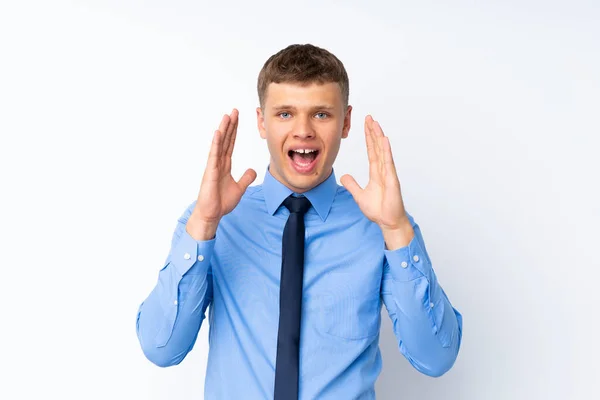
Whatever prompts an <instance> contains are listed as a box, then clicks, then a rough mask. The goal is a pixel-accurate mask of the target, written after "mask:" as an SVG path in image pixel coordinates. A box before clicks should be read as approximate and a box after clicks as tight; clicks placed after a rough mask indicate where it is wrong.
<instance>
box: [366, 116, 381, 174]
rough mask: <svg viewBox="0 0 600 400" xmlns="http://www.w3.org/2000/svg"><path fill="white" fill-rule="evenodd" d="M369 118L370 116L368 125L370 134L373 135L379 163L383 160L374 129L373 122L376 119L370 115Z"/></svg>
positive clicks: (372, 138)
mask: <svg viewBox="0 0 600 400" xmlns="http://www.w3.org/2000/svg"><path fill="white" fill-rule="evenodd" d="M367 118H368V119H367V127H368V128H369V134H370V135H371V140H372V144H373V149H374V150H375V155H376V157H377V158H376V160H377V162H378V163H380V162H381V148H380V147H379V143H378V139H377V134H376V132H375V129H373V124H374V123H375V120H373V117H372V116H370V115H369V116H367Z"/></svg>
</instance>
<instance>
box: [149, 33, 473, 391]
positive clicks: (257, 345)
mask: <svg viewBox="0 0 600 400" xmlns="http://www.w3.org/2000/svg"><path fill="white" fill-rule="evenodd" d="M348 93H349V89H348V76H347V74H346V70H345V68H344V66H343V64H342V63H341V62H340V61H339V59H337V57H335V56H334V55H333V54H331V53H330V52H328V51H327V50H324V49H321V48H318V47H315V46H312V45H308V44H307V45H292V46H289V47H287V48H286V49H283V50H281V51H280V52H278V53H277V54H275V55H273V56H271V57H270V58H269V59H268V60H267V62H266V63H265V65H264V66H263V68H262V70H261V72H260V74H259V78H258V95H259V101H260V107H259V108H257V110H256V113H257V122H258V130H259V131H260V135H261V137H262V138H263V139H266V141H267V145H268V147H269V152H270V155H271V157H270V162H269V164H268V169H267V173H266V174H265V178H264V182H263V183H262V184H261V185H257V186H252V187H249V185H250V184H251V183H252V182H253V181H254V180H255V179H256V172H255V171H253V170H251V169H249V170H247V171H246V172H245V174H244V175H243V176H242V177H241V179H240V180H239V181H237V182H236V181H235V180H234V179H233V177H232V176H231V156H232V152H233V148H234V144H235V139H236V134H237V124H238V111H237V110H235V109H234V110H233V111H232V113H231V114H230V115H226V116H224V117H223V119H222V121H221V124H220V126H219V129H218V130H217V131H216V132H215V133H214V138H213V141H212V145H211V149H210V153H209V158H208V162H207V166H206V170H205V172H204V176H203V178H202V183H201V186H200V191H199V194H198V198H197V200H196V201H194V202H193V203H192V204H191V205H190V206H189V207H188V208H187V209H186V210H185V212H184V213H183V215H182V216H181V218H180V219H179V220H178V223H177V226H176V228H175V232H174V234H173V239H172V243H171V250H170V252H169V255H168V257H167V259H166V262H165V265H164V267H163V268H162V269H161V271H160V273H159V278H158V283H157V285H156V287H155V288H154V290H153V291H152V292H151V293H150V295H149V296H148V298H147V299H146V300H145V301H144V302H143V303H142V304H141V306H140V308H139V312H138V317H137V333H138V338H139V340H140V344H141V346H142V349H143V351H144V354H145V355H146V357H147V358H148V359H149V360H150V361H152V362H153V363H155V364H156V365H159V366H163V367H166V366H171V365H175V364H178V363H180V362H181V361H182V360H183V359H184V357H185V356H186V354H187V353H188V352H189V351H190V350H191V349H192V347H193V346H194V343H195V341H196V338H197V335H198V331H199V329H200V326H201V324H202V321H203V320H204V318H205V311H206V309H207V307H208V306H209V305H210V309H209V324H210V330H209V356H208V366H207V373H206V384H205V398H206V399H208V400H211V399H219V400H221V399H273V398H274V399H275V400H291V399H297V398H299V399H336V400H338V399H344V400H345V399H373V398H375V391H374V384H375V381H376V379H377V377H378V375H379V373H380V370H381V366H382V360H381V354H380V350H379V347H378V341H379V329H380V322H381V321H380V318H381V317H380V316H381V306H382V304H384V305H385V307H386V309H387V311H388V314H389V317H390V318H391V320H392V322H393V327H394V333H395V335H396V337H397V339H398V344H399V350H400V351H401V352H402V354H403V355H404V356H405V357H406V358H407V359H408V361H409V362H410V363H411V364H412V365H413V366H414V367H415V368H416V369H417V370H419V371H421V372H423V373H424V374H427V375H431V376H440V375H442V374H443V373H445V372H446V371H448V370H449V369H450V368H451V366H452V365H453V364H454V361H455V359H456V357H457V354H458V350H459V347H460V342H461V332H462V317H461V314H460V313H459V312H458V311H456V310H455V309H454V308H453V307H452V305H451V304H450V302H449V300H448V298H447V296H446V294H445V293H444V291H443V290H442V288H441V287H440V285H439V284H438V282H437V279H436V275H435V273H434V271H433V269H432V266H431V261H430V259H429V257H428V255H427V251H426V249H425V244H424V242H423V237H422V235H421V232H420V230H419V226H418V225H417V224H416V223H415V221H414V219H413V218H412V216H410V215H409V214H408V213H407V212H406V210H405V209H404V204H403V201H402V195H401V191H400V183H399V180H398V177H397V174H396V169H395V166H394V162H393V158H392V152H391V149H390V143H389V141H388V138H387V137H386V136H385V135H384V134H383V131H382V129H381V127H380V125H379V124H378V123H377V122H376V121H374V120H373V119H372V118H371V117H370V116H367V117H366V118H365V127H364V129H365V139H366V144H367V152H368V157H369V182H368V184H367V186H366V187H365V188H364V189H362V188H361V187H360V186H359V185H358V184H357V183H356V181H355V180H354V178H352V177H351V176H349V175H344V176H342V177H341V183H342V184H343V187H342V186H339V185H338V184H337V182H336V178H335V174H334V171H333V163H334V161H335V159H336V156H337V154H338V150H339V147H340V142H341V140H342V139H344V138H346V137H347V136H348V132H349V130H350V117H351V112H352V107H351V106H350V105H348Z"/></svg>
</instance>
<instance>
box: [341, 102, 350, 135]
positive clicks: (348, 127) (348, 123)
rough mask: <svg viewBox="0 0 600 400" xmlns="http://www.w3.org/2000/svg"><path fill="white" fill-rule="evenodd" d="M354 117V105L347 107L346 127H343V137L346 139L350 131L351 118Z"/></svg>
mask: <svg viewBox="0 0 600 400" xmlns="http://www.w3.org/2000/svg"><path fill="white" fill-rule="evenodd" d="M351 119H352V106H348V108H346V115H344V127H343V128H342V139H346V138H347V137H348V134H349V133H350V120H351Z"/></svg>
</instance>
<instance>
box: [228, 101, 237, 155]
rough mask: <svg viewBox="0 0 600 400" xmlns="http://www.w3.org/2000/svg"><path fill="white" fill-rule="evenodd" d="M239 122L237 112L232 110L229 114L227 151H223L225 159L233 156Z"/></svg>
mask: <svg viewBox="0 0 600 400" xmlns="http://www.w3.org/2000/svg"><path fill="white" fill-rule="evenodd" d="M239 120H240V113H239V111H238V110H236V109H235V108H234V109H233V111H232V112H231V124H230V128H231V133H230V135H229V138H228V140H227V149H226V150H225V155H226V156H227V157H231V155H232V154H233V148H234V146H235V138H236V136H237V127H238V122H239Z"/></svg>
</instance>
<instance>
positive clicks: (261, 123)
mask: <svg viewBox="0 0 600 400" xmlns="http://www.w3.org/2000/svg"><path fill="white" fill-rule="evenodd" d="M256 125H257V126H258V131H259V132H260V137H261V138H263V139H266V138H267V130H266V129H265V116H264V114H263V111H262V108H260V107H256Z"/></svg>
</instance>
